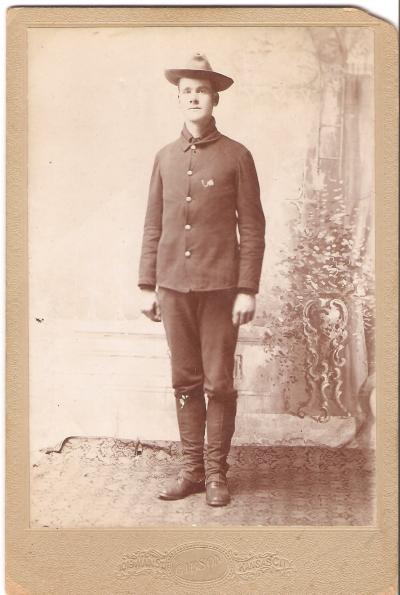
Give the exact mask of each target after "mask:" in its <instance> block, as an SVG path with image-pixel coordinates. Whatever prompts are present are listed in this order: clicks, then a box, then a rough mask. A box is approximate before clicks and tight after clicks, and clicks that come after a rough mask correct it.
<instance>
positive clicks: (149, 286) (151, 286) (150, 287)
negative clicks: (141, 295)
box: [139, 283, 156, 291]
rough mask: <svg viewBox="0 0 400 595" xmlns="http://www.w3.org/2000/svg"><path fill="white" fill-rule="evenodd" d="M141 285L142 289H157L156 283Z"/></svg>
mask: <svg viewBox="0 0 400 595" xmlns="http://www.w3.org/2000/svg"><path fill="white" fill-rule="evenodd" d="M139 287H140V289H149V290H150V291H155V290H156V286H155V285H148V284H147V283H139Z"/></svg>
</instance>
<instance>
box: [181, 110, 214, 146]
mask: <svg viewBox="0 0 400 595" xmlns="http://www.w3.org/2000/svg"><path fill="white" fill-rule="evenodd" d="M220 136H221V133H220V132H219V131H218V130H217V127H216V125H215V118H214V116H213V117H212V118H211V120H210V123H209V125H208V126H207V128H206V130H205V131H204V134H203V136H201V137H200V138H193V136H192V135H191V133H190V132H189V130H188V129H187V128H186V124H184V125H183V128H182V132H181V145H182V149H183V151H187V150H188V149H189V147H191V145H196V146H197V145H204V144H205V143H211V142H213V141H216V140H218V139H219V138H220Z"/></svg>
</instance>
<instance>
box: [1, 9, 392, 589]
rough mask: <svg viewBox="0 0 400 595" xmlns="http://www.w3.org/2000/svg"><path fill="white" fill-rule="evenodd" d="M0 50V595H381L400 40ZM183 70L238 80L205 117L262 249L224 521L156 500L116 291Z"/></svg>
mask: <svg viewBox="0 0 400 595" xmlns="http://www.w3.org/2000/svg"><path fill="white" fill-rule="evenodd" d="M7 32H8V39H7V544H6V547H7V572H6V574H7V592H8V593H10V594H23V593H24V594H25V593H26V594H28V593H32V594H35V595H36V594H37V595H42V594H43V595H45V594H46V595H47V594H49V593H54V594H57V595H63V594H64V593H65V594H67V593H74V594H79V595H81V594H82V595H83V594H89V593H93V594H98V593H104V594H107V595H109V594H112V595H119V594H121V595H122V594H126V595H127V594H132V593H135V594H136V593H143V594H144V593H151V594H153V593H154V594H155V593H160V594H161V593H175V594H178V593H182V594H185V595H186V594H189V593H202V592H203V591H204V590H205V589H206V590H207V591H208V592H210V593H215V594H221V593H238V594H239V593H240V594H242V593H260V594H261V593H268V594H277V595H281V594H282V593H287V594H291V595H292V594H293V595H298V594H304V595H312V594H315V595H317V594H318V595H320V594H323V593H326V594H330V595H331V594H334V595H336V594H343V595H348V594H349V593H351V594H356V593H357V594H360V595H367V594H371V595H375V594H378V593H379V594H389V593H393V594H394V593H396V592H397V590H396V589H397V588H396V584H397V568H396V545H397V542H396V534H397V506H396V503H397V497H396V493H397V448H396V442H397V437H396V427H397V397H396V395H397V391H396V388H397V375H396V354H397V345H396V337H397V316H396V300H397V260H396V255H397V252H396V244H397V190H398V177H397V157H398V154H397V138H398V107H397V90H398V70H397V63H398V49H397V41H398V40H397V32H396V30H395V29H394V28H393V26H391V25H389V24H388V23H386V22H385V21H382V20H380V19H378V18H376V17H374V16H372V15H370V14H368V13H367V12H364V11H362V10H359V9H354V8H300V7H297V8H260V7H258V8H239V7H235V8H233V7H224V8H205V7H203V8H172V7H169V8H154V7H152V8H117V7H103V8H99V7H98V8H94V7H82V8H79V7H63V8H61V7H60V8H55V7H54V8H50V7H18V8H17V7H16V8H11V9H9V11H8V19H7ZM193 51H201V52H204V53H205V54H206V55H207V56H208V58H209V59H210V62H211V64H212V67H213V68H214V70H216V71H217V72H221V73H226V75H229V76H230V77H231V78H232V79H233V80H234V84H233V85H232V87H231V88H230V89H228V90H226V91H223V92H221V93H220V100H219V104H218V106H217V107H216V108H215V112H214V115H215V118H216V121H217V125H218V129H219V130H220V131H221V132H223V133H224V134H226V135H227V136H228V137H230V138H233V139H235V140H237V141H239V142H240V143H242V144H244V145H245V146H246V147H247V148H249V150H250V151H251V153H252V155H253V158H254V162H255V164H256V168H257V173H258V178H259V182H260V190H261V201H262V206H263V210H264V213H265V216H266V225H267V227H266V253H265V258H264V264H263V270H262V275H261V283H260V291H259V294H258V295H257V310H256V316H255V318H254V320H253V321H252V322H251V323H250V324H246V325H243V327H242V328H241V329H240V333H239V341H238V346H237V351H236V355H235V370H234V380H235V385H236V387H237V390H238V393H239V399H238V412H237V418H236V429H235V434H234V438H233V442H232V448H231V452H230V455H229V459H228V460H229V464H230V470H229V474H228V478H229V483H230V489H231V493H232V501H231V503H230V505H229V506H226V507H221V508H212V507H210V506H207V505H206V503H205V500H204V494H194V495H192V496H190V497H188V498H185V499H184V500H179V501H174V502H165V501H161V500H159V499H158V498H157V490H158V489H159V486H160V485H161V483H162V482H163V481H164V480H165V479H166V478H168V477H170V476H172V475H173V474H174V473H175V471H177V470H178V468H179V464H180V462H181V456H182V452H181V447H180V443H179V432H178V428H177V423H176V419H175V403H174V398H173V392H172V389H171V387H170V355H169V352H168V347H167V343H166V339H165V335H164V329H163V325H162V324H158V323H155V322H151V321H149V320H148V319H146V318H145V317H143V315H142V314H141V312H140V292H139V289H138V288H137V275H138V261H139V255H140V245H141V237H142V230H143V220H144V215H145V209H146V201H147V193H148V184H149V179H150V175H151V170H152V164H153V160H154V156H155V154H156V153H157V151H158V150H159V149H160V148H161V147H162V146H165V145H166V144H168V143H170V142H171V141H173V140H174V139H176V138H177V137H178V136H179V134H180V131H181V128H182V121H181V114H180V112H179V109H178V105H177V97H176V95H177V92H176V88H175V87H174V86H173V85H171V84H169V82H168V81H167V80H166V79H165V77H164V74H163V71H164V69H165V68H171V67H172V68H174V67H175V66H176V65H177V64H182V62H183V61H184V60H185V57H186V56H187V55H188V54H189V53H191V52H193ZM199 151H201V146H200V147H199ZM203 190H204V193H208V195H207V200H210V197H211V193H214V196H215V200H218V196H220V194H221V193H220V194H219V190H220V188H219V177H218V172H217V173H216V174H215V175H214V174H213V175H212V176H210V175H208V176H207V172H205V173H204V179H203ZM222 190H223V189H222ZM221 216H222V215H221Z"/></svg>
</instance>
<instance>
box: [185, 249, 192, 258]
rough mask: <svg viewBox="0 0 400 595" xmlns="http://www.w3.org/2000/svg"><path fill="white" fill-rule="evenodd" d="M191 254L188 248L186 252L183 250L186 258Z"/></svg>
mask: <svg viewBox="0 0 400 595" xmlns="http://www.w3.org/2000/svg"><path fill="white" fill-rule="evenodd" d="M191 254H192V253H191V252H190V250H186V252H185V256H186V258H189V256H191Z"/></svg>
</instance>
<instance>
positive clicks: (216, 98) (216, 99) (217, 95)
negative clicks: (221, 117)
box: [213, 93, 219, 107]
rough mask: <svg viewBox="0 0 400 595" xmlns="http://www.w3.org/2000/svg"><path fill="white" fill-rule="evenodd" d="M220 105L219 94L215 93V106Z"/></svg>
mask: <svg viewBox="0 0 400 595" xmlns="http://www.w3.org/2000/svg"><path fill="white" fill-rule="evenodd" d="M218 104H219V94H218V93H214V94H213V106H214V107H215V106H217V105H218Z"/></svg>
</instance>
